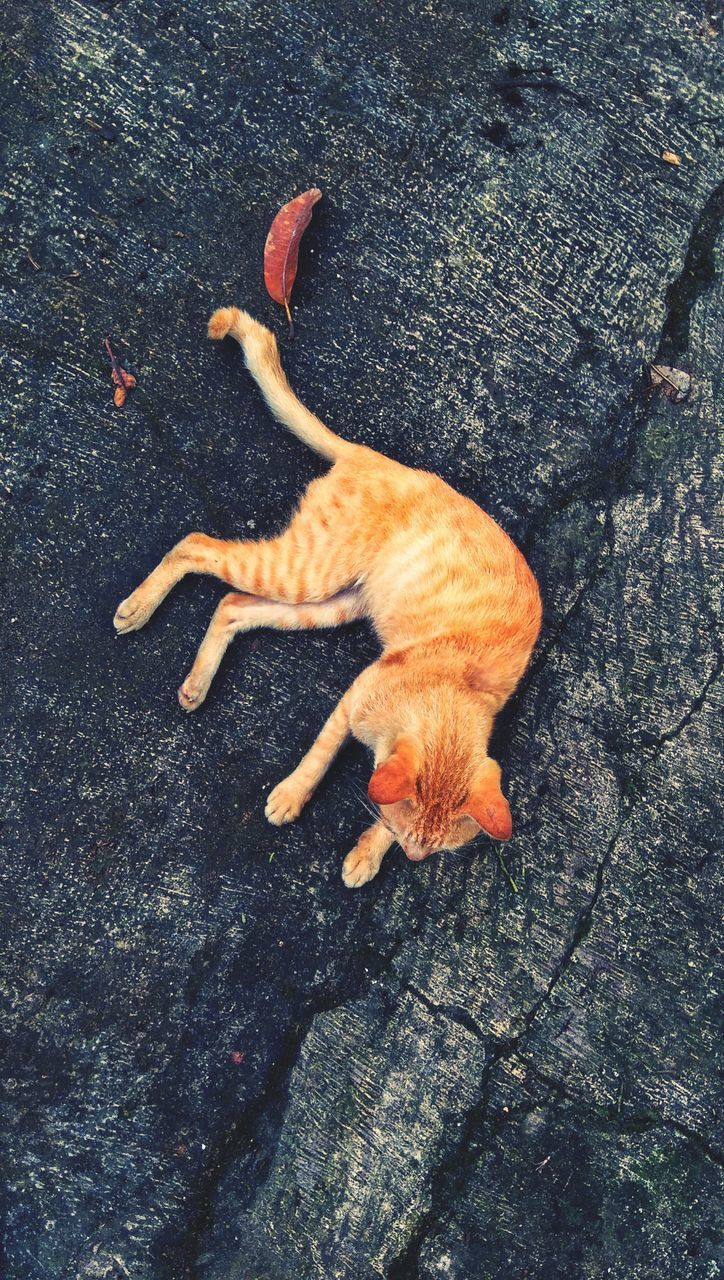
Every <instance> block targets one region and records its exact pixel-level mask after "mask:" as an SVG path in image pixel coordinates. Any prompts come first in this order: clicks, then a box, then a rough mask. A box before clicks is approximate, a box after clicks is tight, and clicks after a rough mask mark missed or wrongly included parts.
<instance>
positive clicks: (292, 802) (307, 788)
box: [264, 685, 354, 827]
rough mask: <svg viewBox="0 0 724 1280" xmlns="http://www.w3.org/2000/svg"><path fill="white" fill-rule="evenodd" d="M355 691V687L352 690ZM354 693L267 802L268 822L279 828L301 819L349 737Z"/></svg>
mask: <svg viewBox="0 0 724 1280" xmlns="http://www.w3.org/2000/svg"><path fill="white" fill-rule="evenodd" d="M352 688H354V685H353V686H352ZM351 692H352V690H351V689H348V690H347V692H346V693H345V695H344V697H343V698H342V700H341V702H339V703H338V704H337V706H336V707H335V709H334V711H333V712H332V714H331V716H330V717H329V720H328V721H327V723H326V724H325V726H324V728H323V729H322V732H321V733H320V735H319V737H318V738H317V740H316V742H314V744H313V745H312V746H311V747H310V749H309V751H308V752H307V754H306V755H305V756H304V758H303V759H302V760H301V761H300V763H299V764H298V765H297V767H296V769H295V770H294V772H293V773H290V774H289V777H288V778H285V779H284V781H283V782H280V783H279V785H278V786H276V787H275V788H274V790H273V791H272V792H271V794H270V796H269V799H268V800H267V802H266V809H265V810H264V812H265V813H266V816H267V818H268V819H269V821H270V822H271V823H273V824H274V826H275V827H280V826H281V825H282V823H284V822H294V819H295V818H298V817H299V815H300V813H301V812H302V809H303V808H304V806H305V804H306V803H307V801H308V799H309V797H310V796H311V795H312V793H313V792H314V791H315V790H316V788H317V786H318V785H319V783H320V782H321V780H322V778H323V777H324V775H325V773H326V772H327V770H328V768H329V766H330V765H331V763H332V761H333V760H334V757H335V756H336V755H337V752H338V751H339V750H340V747H342V746H343V744H344V742H345V741H346V739H347V737H348V736H349V703H350V694H351Z"/></svg>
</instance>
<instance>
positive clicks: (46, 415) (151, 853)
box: [0, 0, 724, 1280]
mask: <svg viewBox="0 0 724 1280" xmlns="http://www.w3.org/2000/svg"><path fill="white" fill-rule="evenodd" d="M708 13H709V10H708V7H707V6H706V5H703V4H700V3H695V2H694V0H688V2H687V3H681V4H672V3H664V2H663V0H648V2H647V3H646V4H643V3H640V2H639V0H633V2H632V3H630V4H625V5H624V4H621V3H616V0H613V3H611V2H609V3H599V0H587V2H586V0H569V2H566V3H562V0H560V2H559V3H556V2H555V0H549V2H547V3H544V2H543V0H538V2H537V3H516V2H515V0H514V2H513V3H511V4H510V5H504V6H503V5H502V4H501V3H495V4H489V3H473V2H472V0H470V3H467V4H465V3H443V2H442V0H432V2H431V3H430V4H426V5H420V4H417V3H414V2H413V0H408V2H407V3H400V2H399V0H391V2H390V3H386V4H381V3H380V4H367V5H361V4H353V3H350V2H348V0H339V2H338V3H336V4H325V3H322V2H321V0H307V2H306V3H304V4H301V3H298V2H297V0H278V3H275V4H271V3H246V2H241V0H236V2H232V0H218V2H217V3H215V4H213V5H211V4H206V5H205V4H202V3H200V2H199V0H194V2H190V3H176V4H171V3H169V2H168V0H163V2H161V0H145V2H144V3H141V2H140V0H122V2H118V3H114V2H113V0H107V2H106V3H101V2H99V3H88V2H85V3H81V2H80V0H78V2H69V0H62V2H61V0H28V2H27V3H25V4H19V3H15V4H13V3H11V4H10V6H9V10H6V14H5V18H4V29H3V33H2V36H1V37H0V48H1V53H0V61H1V63H2V67H3V72H4V77H5V80H4V83H5V90H4V92H5V105H4V108H3V113H2V123H1V124H0V129H2V132H3V134H4V137H5V143H6V161H7V166H6V169H5V176H4V178H3V185H2V193H1V197H0V198H1V199H2V204H3V220H4V230H5V233H6V235H5V240H6V244H5V252H4V255H3V262H2V266H1V268H0V269H1V271H2V284H3V303H2V318H3V327H2V333H3V356H2V359H3V366H4V368H3V386H4V394H3V418H4V420H5V423H6V430H5V433H4V444H3V471H2V489H1V491H0V497H2V500H3V503H4V509H5V512H6V515H5V519H4V521H3V526H2V537H3V541H4V543H5V545H6V552H5V556H4V572H3V580H4V587H5V591H4V598H5V603H6V614H5V618H6V621H5V627H4V631H3V673H4V695H5V703H4V733H3V748H2V750H3V756H4V757H5V763H6V766H7V767H6V768H5V770H4V773H5V781H4V800H3V835H4V854H3V859H2V870H1V876H2V880H1V886H2V887H1V894H0V908H1V910H2V937H3V962H2V979H1V987H2V996H3V1002H4V1009H3V1016H2V1037H3V1046H2V1051H3V1067H2V1086H3V1094H4V1112H3V1115H4V1120H3V1155H2V1175H3V1184H4V1186H3V1192H2V1197H3V1199H2V1204H3V1215H4V1216H3V1221H4V1239H3V1245H2V1250H3V1253H2V1264H1V1265H2V1267H3V1268H4V1270H3V1274H4V1275H6V1276H7V1277H8V1278H9V1280H41V1278H42V1280H46V1278H47V1280H51V1278H52V1280H56V1278H60V1277H63V1278H65V1277H69V1278H71V1280H75V1277H76V1276H80V1277H82V1278H83V1280H85V1278H86V1277H102V1276H105V1277H116V1280H122V1278H124V1277H131V1278H132V1280H184V1278H188V1280H190V1278H192V1277H193V1278H195V1280H222V1277H224V1278H227V1280H230V1278H231V1277H239V1278H242V1277H246V1278H247V1280H368V1277H374V1276H382V1277H386V1280H413V1278H415V1280H437V1278H438V1277H447V1278H450V1280H520V1278H521V1277H529V1278H533V1277H535V1278H536V1280H537V1278H538V1277H540V1280H543V1278H544V1277H545V1280H549V1278H550V1277H564V1278H565V1280H594V1278H595V1280H598V1277H609V1276H613V1277H616V1278H619V1277H620V1278H621V1280H623V1278H625V1280H644V1278H646V1280H649V1278H651V1280H653V1278H654V1277H660V1276H662V1275H672V1276H674V1275H675V1276H676V1277H680V1278H681V1280H713V1277H714V1276H716V1275H717V1274H719V1267H720V1265H721V1261H722V1259H721V1253H720V1249H721V1235H720V1228H721V1221H720V1217H719V1214H718V1207H719V1205H720V1204H721V1199H720V1195H721V1169H722V1149H723V1147H724V1143H723V1142H722V1130H721V1125H720V1112H721V1094H720V1074H719V1073H718V1070H717V1062H716V1053H717V1044H718V1039H719V1037H720V1035H721V1018H720V1015H719V1010H718V1006H717V999H718V996H719V995H720V991H721V986H720V983H719V982H718V974H717V970H716V968H715V965H716V961H717V955H716V949H717V942H718V934H719V926H720V919H721V906H722V895H721V890H720V882H719V881H718V880H717V876H716V869H715V861H714V853H715V848H716V844H717V838H718V835H719V828H718V825H717V810H716V793H717V789H718V787H717V770H718V767H719V751H718V743H717V737H716V733H717V721H716V720H715V716H714V707H715V699H716V692H717V684H716V680H717V675H718V673H719V670H720V666H721V657H720V653H719V650H718V648H717V633H716V622H715V618H716V613H715V609H716V587H717V562H716V560H715V553H714V547H715V541H714V529H715V503H716V498H717V495H718V493H719V492H720V489H721V469H720V466H719V463H720V457H721V455H720V453H719V447H718V442H717V434H716V426H717V403H718V405H719V409H718V412H719V421H721V401H722V355H723V346H724V340H723V336H722V335H723V334H724V324H723V319H724V317H723V311H724V296H723V292H722V287H721V275H720V274H718V270H717V269H718V268H720V267H721V255H722V239H721V213H722V195H721V187H720V186H719V187H718V185H717V184H718V183H720V182H721V178H722V165H721V142H722V135H723V132H724V129H723V126H722V122H721V114H720V111H721V99H720V97H718V96H717V81H716V70H717V62H718V58H719V51H718V48H717V38H716V37H717V24H716V22H715V21H714V20H712V19H711V18H710V17H709V16H708ZM666 147H668V148H670V149H672V150H673V151H675V152H676V153H678V154H679V155H680V157H681V165H680V166H679V167H674V166H670V165H667V164H665V163H663V162H662V160H661V159H660V153H661V150H662V148H666ZM315 183H316V184H319V185H320V186H322V187H323V188H324V190H325V199H324V201H323V203H322V205H321V206H320V207H319V209H318V210H317V212H316V213H315V220H314V224H313V226H312V228H311V229H310V231H309V233H308V237H307V240H306V242H305V247H304V249H303V252H302V259H301V266H300V277H299V282H298V286H297V290H296V295H295V296H296V303H297V320H298V335H297V338H296V340H295V341H294V343H293V344H291V345H290V344H288V343H286V342H285V343H284V344H283V345H284V359H285V362H286V365H287V367H288V369H289V371H290V374H291V376H292V378H293V381H294V383H295V384H296V386H297V387H298V388H299V390H300V392H301V393H302V395H303V397H304V399H305V400H307V401H308V403H309V404H310V405H312V406H313V407H315V408H316V409H317V410H318V411H319V412H320V413H321V414H322V415H323V416H325V417H327V418H328V420H329V421H330V423H331V424H332V425H333V426H334V427H335V428H336V429H338V430H339V431H341V432H342V433H345V434H348V435H350V436H353V437H354V438H356V439H358V440H361V441H364V442H365V443H368V444H371V445H374V446H378V447H380V448H382V449H383V450H386V451H388V452H390V453H392V454H393V455H394V456H396V457H398V458H400V459H401V460H403V461H406V462H410V463H413V464H420V465H424V466H427V467H431V468H434V469H436V470H438V471H439V472H440V473H441V474H442V475H443V476H444V477H445V478H446V479H449V480H450V481H452V482H453V483H454V484H456V485H457V486H458V487H459V488H460V489H461V490H462V491H463V492H465V493H467V494H469V495H470V496H472V497H474V498H475V499H476V500H478V501H480V502H481V503H482V504H483V505H484V506H485V507H486V508H487V510H488V511H490V512H491V513H492V514H493V515H494V516H495V517H496V518H497V519H499V520H500V521H501V523H502V524H503V526H504V527H505V528H506V529H507V530H508V531H509V532H510V533H511V534H512V535H513V536H514V537H515V538H516V539H517V540H518V541H519V543H520V544H521V546H522V547H523V548H524V550H525V551H526V553H527V555H528V556H529V558H530V561H531V563H532V565H533V567H534V568H535V570H536V572H537V574H538V575H539V578H540V582H541V586H542V590H543V595H544V599H545V606H546V623H545V630H544V634H543V637H542V640H541V644H540V647H539V649H538V651H537V654H536V657H535V660H534V663H533V666H532V668H531V671H530V673H529V675H528V677H527V678H526V680H525V682H524V685H523V687H522V689H521V691H520V694H519V696H517V697H516V699H515V702H514V705H512V706H511V707H510V709H509V711H508V712H507V713H506V715H505V716H504V717H503V722H502V723H501V725H500V729H499V734H498V744H497V745H498V751H499V754H500V757H501V759H502V760H503V763H504V768H505V773H506V777H507V778H508V780H509V792H510V796H511V802H512V807H513V811H514V815H515V820H516V837H515V839H514V841H513V842H512V843H511V844H510V845H509V846H507V848H506V850H505V858H506V862H507V866H508V870H509V872H510V873H511V875H512V876H513V877H514V879H515V881H516V882H517V887H518V892H517V893H514V892H513V889H512V887H511V885H510V883H509V881H508V879H507V878H506V876H505V875H504V873H503V871H502V869H501V867H500V866H499V864H498V862H497V860H496V857H495V854H494V850H493V847H492V846H491V845H486V844H481V845H480V846H478V847H476V848H475V850H470V851H468V852H464V853H461V854H459V855H457V856H448V857H447V858H443V859H439V860H434V859H433V860H431V861H430V862H427V863H425V864H423V865H420V866H417V867H415V866H413V865H411V864H408V863H406V862H405V861H404V859H403V858H402V856H401V855H400V856H390V858H389V859H388V861H387V863H386V864H385V867H384V869H383V871H382V873H381V875H380V876H379V878H378V879H377V880H375V881H374V882H373V883H372V884H371V885H370V886H368V887H367V888H365V889H364V890H362V891H360V892H358V893H350V892H348V891H347V890H345V889H344V887H343V885H342V882H341V879H340V865H341V860H342V857H343V855H344V853H345V852H346V851H347V849H348V848H349V847H350V846H351V844H352V843H353V841H354V838H355V836H356V835H357V834H358V833H359V831H360V830H361V829H362V826H363V824H364V823H365V815H364V813H363V812H362V810H361V808H360V806H359V804H358V801H357V799H356V797H355V794H354V791H353V786H352V783H353V781H355V782H357V783H363V782H364V781H366V776H367V775H366V772H365V770H366V764H365V760H364V756H363V753H362V751H361V750H356V749H353V750H350V751H349V752H348V753H347V754H346V755H345V756H344V757H343V759H341V760H340V762H339V764H338V765H337V766H336V767H335V769H334V770H333V772H332V774H331V776H330V778H329V780H328V781H327V783H325V785H324V786H323V787H322V789H321V791H320V793H319V796H318V798H317V800H316V801H315V802H314V803H313V804H312V805H311V807H310V808H309V810H308V811H307V812H306V813H305V814H304V816H303V818H302V820H301V821H300V822H299V824H298V825H297V826H295V827H293V828H291V829H284V830H280V831H278V830H274V829H272V828H270V827H269V826H267V825H266V824H265V822H264V819H263V796H264V795H265V793H266V791H267V790H268V789H269V786H270V784H272V783H274V782H275V781H276V780H278V779H279V778H280V777H282V776H283V775H284V774H285V772H287V771H288V770H289V768H290V766H292V765H293V764H294V763H295V761H296V760H297V758H298V756H299V754H300V750H302V749H303V748H305V747H306V746H307V745H308V744H309V742H310V741H311V739H312V737H313V735H314V733H315V731H316V729H317V728H318V726H319V724H320V723H321V721H322V719H323V717H324V715H325V713H326V712H327V710H328V709H329V708H330V707H331V706H332V705H333V703H334V701H335V700H336V699H337V697H338V696H339V694H340V693H341V691H342V690H343V689H344V688H345V687H346V686H347V684H348V683H349V682H350V680H351V678H352V676H353V675H354V673H356V672H357V671H358V670H359V669H360V667H361V666H362V665H363V664H364V663H365V662H367V661H368V660H369V659H370V657H371V656H372V655H373V654H374V652H375V647H374V644H373V641H372V638H371V636H370V635H369V634H368V632H367V631H366V630H365V629H364V628H362V627H355V628H352V629H350V630H349V631H346V632H344V633H341V632H339V633H319V634H316V635H303V636H300V637H290V636H282V635H278V634H266V633H259V634H258V635H256V636H254V637H247V638H244V639H242V640H241V641H239V642H238V643H237V645H236V647H235V649H234V650H233V651H232V653H231V654H230V656H229V658H228V660H227V661H226V663H225V665H224V668H223V670H222V673H221V675H220V676H219V679H218V681H217V683H216V684H215V686H214V689H213V692H212V694H211V696H210V697H209V700H208V702H207V704H206V705H205V706H204V708H203V710H202V711H201V712H200V713H199V715H198V716H196V717H186V716H184V715H183V714H182V712H181V711H180V710H179V708H178V706H177V703H176V698H175V689H176V686H177V684H178V683H179V681H180V679H181V678H182V677H183V675H184V674H185V672H186V670H187V668H188V665H189V661H190V658H191V656H192V655H193V653H194V651H195V648H196V645H197V643H198V641H199V639H200V636H201V635H202V633H203V630H204V627H205V624H206V622H207V620H208V617H209V616H210V613H211V611H212V608H213V604H214V601H215V600H216V599H217V598H218V596H219V594H220V592H221V588H220V587H218V586H217V584H214V583H211V582H207V581H198V580H197V581H190V580H189V581H187V582H186V583H185V584H184V585H183V586H182V587H181V588H179V589H178V590H177V591H176V592H175V593H174V595H173V596H172V597H171V598H170V599H169V600H168V601H167V602H166V604H165V605H164V606H163V607H162V609H161V610H160V611H159V613H158V614H157V615H156V616H155V617H154V619H153V621H152V623H151V624H150V625H149V626H148V628H147V629H146V630H144V631H143V632H141V633H140V634H138V635H136V636H132V637H130V638H129V639H124V640H116V639H115V637H114V634H113V630H112V627H111V617H112V614H113V611H114V608H115V606H116V604H117V603H118V601H119V600H120V599H121V598H122V597H123V596H124V595H126V594H127V592H128V590H129V589H130V588H131V587H132V586H133V585H135V583H136V582H137V581H138V580H139V578H140V576H141V575H142V574H143V573H145V572H146V571H147V570H148V569H149V568H150V567H151V566H152V565H153V564H154V563H155V562H156V561H157V559H158V558H159V557H160V555H161V554H162V553H163V552H164V551H166V550H167V549H168V547H169V546H170V545H171V544H172V543H173V542H174V541H176V540H177V539H178V537H179V536H180V535H181V534H183V533H185V532H188V531H189V530H191V529H194V528H200V529H203V530H205V531H206V532H209V533H217V534H223V535H233V534H236V533H241V534H248V533H249V531H253V530H256V531H259V532H264V531H267V530H270V529H273V528H275V527H278V525H279V524H280V522H281V521H283V519H284V518H285V516H286V513H287V512H288V511H289V508H290V505H291V503H292V502H293V500H294V497H295V496H296V495H297V494H298V493H299V492H300V490H301V488H302V487H303V485H304V484H305V483H306V481H307V480H308V479H309V478H310V477H311V476H312V475H313V474H315V469H317V467H318V464H317V462H316V461H315V459H314V458H313V457H312V456H311V455H310V454H309V453H307V452H305V451H304V449H303V448H302V447H301V446H300V445H299V444H298V443H297V442H295V441H294V440H292V439H290V438H289V437H287V436H285V434H284V433H283V432H282V431H281V429H280V428H278V427H277V426H275V424H274V423H273V422H272V421H271V420H270V418H269V416H268V415H267V414H266V412H265V411H264V410H263V408H262V407H261V404H260V402H259V398H258V396H257V394H256V392H255V390H254V388H253V387H252V385H251V383H250V380H249V379H248V377H247V376H246V375H245V373H244V371H243V368H242V367H241V363H240V360H239V356H238V353H237V352H236V351H234V350H228V351H227V350H219V348H218V347H213V348H212V347H211V346H210V345H209V344H207V343H206V342H205V340H204V338H203V330H204V324H205V320H206V317H207V314H208V313H209V311H210V310H211V309H212V307H214V306H216V305H218V304H220V303H224V302H227V301H237V302H241V303H243V304H245V305H247V306H249V308H250V309H251V310H252V311H253V312H254V313H255V314H256V315H257V316H259V318H261V319H263V320H265V321H266V322H267V323H274V324H276V325H277V326H278V330H279V332H280V334H283V332H284V326H283V324H282V323H281V317H280V316H279V314H278V312H277V309H276V308H275V307H274V305H273V304H272V303H271V302H270V301H269V300H268V299H267V297H266V295H265V294H264V292H263V287H262V284H261V279H260V265H261V251H262V246H263V242H264V237H265V234H266V229H267V226H268V223H269V221H270V218H271V216H272V214H273V213H274V211H275V210H276V208H277V207H278V206H279V205H280V204H281V203H283V201H284V200H286V199H288V198H289V197H290V196H291V195H293V194H295V193H296V192H298V191H300V190H304V189H305V188H307V187H309V186H311V185H312V184H315ZM31 258H32V259H33V260H34V262H33V261H31ZM34 264H37V269H36V266H35V265H34ZM106 335H108V336H109V337H110V338H111V340H112V341H113V342H114V345H115V347H116V349H117V351H118V354H119V356H120V357H121V358H122V359H124V360H125V362H126V363H127V365H128V367H130V368H131V369H132V370H133V371H134V372H135V373H136V375H137V377H138V382H139V388H138V391H137V392H136V393H135V394H134V395H133V397H132V399H131V401H130V402H129V405H128V406H127V408H126V409H125V410H124V411H123V412H119V411H117V410H115V409H114V408H113V406H112V403H111V389H110V383H109V380H108V366H107V361H106V358H105V356H104V354H103V352H102V350H101V342H102V339H103V338H104V337H105V336H106ZM654 358H659V359H662V360H665V361H667V362H673V363H676V364H679V365H681V366H683V367H685V368H687V369H690V370H691V372H692V374H693V378H694V392H693V394H692V396H691V398H690V400H689V401H688V402H686V403H685V404H682V405H678V406H674V405H672V404H671V403H669V402H668V401H667V400H666V399H665V398H664V397H663V396H661V394H660V393H658V392H657V393H652V392H651V391H650V390H648V389H647V387H646V382H645V380H644V378H643V376H642V372H641V369H642V362H643V361H646V360H651V359H654Z"/></svg>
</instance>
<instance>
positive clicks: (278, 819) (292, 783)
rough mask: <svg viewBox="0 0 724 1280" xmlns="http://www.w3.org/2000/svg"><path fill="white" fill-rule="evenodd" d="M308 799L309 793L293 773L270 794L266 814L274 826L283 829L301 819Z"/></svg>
mask: <svg viewBox="0 0 724 1280" xmlns="http://www.w3.org/2000/svg"><path fill="white" fill-rule="evenodd" d="M308 799H309V791H308V790H307V788H306V787H304V786H302V785H301V784H300V783H299V781H298V780H297V779H296V778H295V777H294V774H293V773H292V774H290V775H289V777H288V778H285V779H284V781H283V782H280V783H279V785H278V786H276V787H275V788H274V790H273V791H272V792H271V793H270V795H269V798H268V800H267V802H266V808H265V810H264V813H265V814H266V816H267V818H268V820H269V822H271V824H272V826H275V827H281V826H282V825H283V824H284V823H285V822H294V819H295V818H298V817H299V815H300V813H301V812H302V809H303V808H304V806H305V804H306V803H307V800H308Z"/></svg>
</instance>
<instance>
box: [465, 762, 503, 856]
mask: <svg viewBox="0 0 724 1280" xmlns="http://www.w3.org/2000/svg"><path fill="white" fill-rule="evenodd" d="M465 812H466V813H467V814H469V815H470V817H471V818H474V819H475V821H476V822H477V823H478V825H479V826H481V827H482V828H483V831H486V832H487V834H488V835H489V836H492V837H493V839H494V840H510V837H511V836H512V834H513V819H512V817H511V816H510V805H509V804H508V801H507V800H506V798H505V796H504V795H503V792H502V791H501V789H500V765H499V764H498V763H497V762H496V761H495V760H486V761H485V764H484V765H483V767H482V768H481V769H480V770H479V772H478V774H477V776H476V778H475V781H474V783H473V785H472V787H471V789H470V795H469V796H468V798H467V801H466V803H465Z"/></svg>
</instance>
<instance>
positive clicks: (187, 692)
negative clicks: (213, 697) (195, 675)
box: [178, 676, 208, 711]
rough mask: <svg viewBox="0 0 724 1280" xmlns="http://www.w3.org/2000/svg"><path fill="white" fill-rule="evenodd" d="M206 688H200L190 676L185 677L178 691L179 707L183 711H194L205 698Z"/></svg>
mask: <svg viewBox="0 0 724 1280" xmlns="http://www.w3.org/2000/svg"><path fill="white" fill-rule="evenodd" d="M207 693H208V687H207V688H206V689H204V688H202V687H201V685H199V684H198V683H197V682H196V681H195V680H192V679H191V676H187V677H186V679H185V680H184V682H183V684H182V685H181V688H180V689H179V691H178V700H179V705H180V706H182V707H183V709H184V711H196V710H197V708H198V707H200V706H201V703H202V702H203V701H204V699H205V698H206V694H207Z"/></svg>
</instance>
